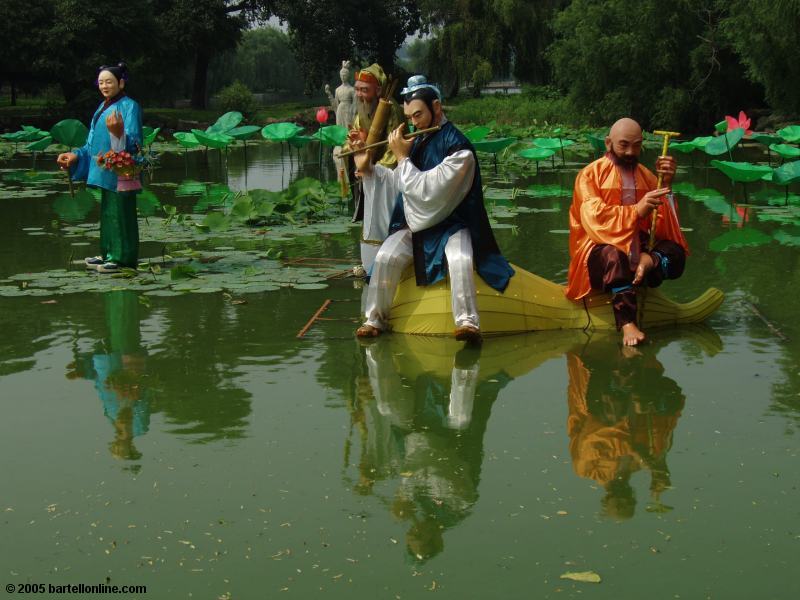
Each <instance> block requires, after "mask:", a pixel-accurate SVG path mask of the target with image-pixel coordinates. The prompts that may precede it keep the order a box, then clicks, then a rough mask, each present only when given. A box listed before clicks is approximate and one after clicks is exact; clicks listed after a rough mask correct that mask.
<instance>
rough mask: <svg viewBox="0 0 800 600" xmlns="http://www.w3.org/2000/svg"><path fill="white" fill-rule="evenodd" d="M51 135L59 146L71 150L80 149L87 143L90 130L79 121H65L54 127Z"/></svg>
mask: <svg viewBox="0 0 800 600" xmlns="http://www.w3.org/2000/svg"><path fill="white" fill-rule="evenodd" d="M50 135H51V136H53V139H54V140H55V141H57V142H58V143H59V144H64V145H65V146H69V147H70V148H80V147H81V146H83V145H84V144H85V143H86V138H87V137H88V136H89V130H88V129H87V128H86V125H84V124H83V123H81V122H80V121H78V120H77V119H64V120H63V121H59V122H58V123H56V124H55V125H53V128H52V129H51V130H50Z"/></svg>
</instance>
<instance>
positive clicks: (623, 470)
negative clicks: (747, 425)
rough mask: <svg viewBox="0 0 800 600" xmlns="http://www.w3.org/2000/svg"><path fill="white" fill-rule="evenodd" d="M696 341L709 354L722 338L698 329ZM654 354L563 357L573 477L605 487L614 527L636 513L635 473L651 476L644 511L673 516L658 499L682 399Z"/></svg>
mask: <svg viewBox="0 0 800 600" xmlns="http://www.w3.org/2000/svg"><path fill="white" fill-rule="evenodd" d="M694 333H699V334H700V335H698V336H695V338H696V341H700V342H701V344H702V345H703V346H704V348H705V349H706V350H707V351H708V350H712V351H715V350H716V347H717V345H718V344H719V338H718V337H716V334H715V333H713V331H711V330H710V329H708V328H702V329H700V328H698V329H697V330H696V331H694ZM611 347H613V348H614V349H613V350H611ZM658 348H659V346H653V345H650V346H646V347H642V348H641V349H634V348H629V347H622V348H619V347H618V346H617V345H616V344H608V343H603V342H600V343H590V344H588V345H587V346H585V347H584V348H582V349H581V350H580V351H570V352H567V355H566V356H567V371H568V375H569V385H568V388H567V404H568V408H569V416H568V418H567V433H568V435H569V438H570V442H569V448H570V454H571V456H572V466H573V469H574V470H575V473H576V474H577V475H579V476H580V477H585V478H587V479H591V480H593V481H595V482H596V483H598V484H599V485H601V486H602V487H603V489H604V490H605V496H604V497H603V499H602V500H601V503H602V506H603V513H604V514H605V515H606V516H609V517H612V518H615V519H629V518H631V517H633V515H634V513H635V509H636V496H635V492H634V489H633V486H632V485H631V478H632V477H633V475H634V474H635V473H636V472H637V471H649V472H650V503H649V504H648V506H647V510H648V511H649V512H663V511H668V510H670V509H671V507H669V506H667V505H665V504H663V503H662V502H661V495H662V493H663V492H664V491H665V490H667V489H669V488H670V487H671V485H672V483H671V476H670V471H669V467H668V466H667V454H668V452H669V450H670V449H671V448H672V437H673V432H674V430H675V427H676V426H677V424H678V419H679V418H680V416H681V411H682V410H683V407H684V404H685V401H686V398H685V396H684V394H683V391H682V390H681V388H680V387H679V386H678V384H677V383H676V382H675V381H674V380H672V379H670V378H669V377H666V376H665V375H664V366H663V365H662V364H661V362H659V360H658V359H657V358H656V353H657V351H658Z"/></svg>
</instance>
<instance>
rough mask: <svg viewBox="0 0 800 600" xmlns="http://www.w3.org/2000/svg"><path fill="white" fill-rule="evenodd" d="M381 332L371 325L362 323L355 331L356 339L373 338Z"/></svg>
mask: <svg viewBox="0 0 800 600" xmlns="http://www.w3.org/2000/svg"><path fill="white" fill-rule="evenodd" d="M381 333H382V332H381V330H380V329H378V328H377V327H373V326H372V325H367V324H366V323H364V324H363V325H362V326H361V327H359V328H358V329H356V337H360V338H375V337H378V336H379V335H380V334H381Z"/></svg>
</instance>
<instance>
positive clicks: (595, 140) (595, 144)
mask: <svg viewBox="0 0 800 600" xmlns="http://www.w3.org/2000/svg"><path fill="white" fill-rule="evenodd" d="M586 139H587V140H589V144H590V145H591V146H592V148H594V150H595V152H599V153H601V154H602V153H604V152H605V151H606V139H605V138H604V137H600V136H599V135H594V134H591V133H587V134H586Z"/></svg>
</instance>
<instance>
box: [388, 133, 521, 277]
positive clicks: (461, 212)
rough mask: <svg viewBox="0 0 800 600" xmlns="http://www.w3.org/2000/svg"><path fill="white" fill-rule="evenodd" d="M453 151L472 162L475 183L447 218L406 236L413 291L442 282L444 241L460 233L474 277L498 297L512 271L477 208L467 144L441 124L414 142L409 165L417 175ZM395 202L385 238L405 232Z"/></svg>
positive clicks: (479, 200) (479, 197) (479, 192)
mask: <svg viewBox="0 0 800 600" xmlns="http://www.w3.org/2000/svg"><path fill="white" fill-rule="evenodd" d="M459 150H469V151H470V152H472V155H473V157H474V158H475V177H474V178H473V181H472V187H470V190H469V192H468V193H467V195H466V196H465V197H464V199H463V200H462V201H461V203H460V204H459V205H458V206H457V207H456V209H455V210H454V211H453V212H452V213H450V215H449V216H448V217H446V218H445V219H444V220H442V221H440V222H439V223H437V224H436V225H434V226H433V227H429V228H428V229H425V230H423V231H419V232H416V233H413V234H412V244H413V247H414V271H415V273H416V279H417V285H430V284H432V283H436V282H437V281H439V280H440V279H442V278H444V276H445V274H446V272H447V271H446V265H445V255H444V247H445V245H446V244H447V240H449V239H450V236H451V235H453V234H454V233H456V232H457V231H459V230H461V229H464V228H466V229H468V230H469V233H470V237H471V238H472V248H473V253H474V260H475V267H476V270H477V271H478V274H479V275H480V276H481V277H482V278H483V280H484V281H485V282H486V283H487V284H489V285H490V286H491V287H493V288H494V289H496V290H497V291H499V292H502V291H503V290H505V289H506V286H508V280H509V279H510V278H511V276H512V275H513V274H514V270H513V269H512V268H511V265H509V264H508V261H507V260H506V259H505V258H504V257H503V255H502V254H501V253H500V249H499V248H498V246H497V242H496V241H495V239H494V234H493V233H492V228H491V226H490V225H489V216H488V215H487V214H486V207H484V205H483V189H482V184H481V172H480V165H479V164H478V158H477V156H475V149H474V148H473V147H472V144H471V143H470V142H469V140H468V139H467V138H466V137H465V136H464V134H463V133H461V132H460V131H459V130H458V129H457V128H456V127H455V126H454V125H453V124H452V123H450V122H449V121H447V122H445V123H444V124H443V125H442V128H441V129H440V130H439V131H437V132H436V133H434V134H432V135H430V136H426V137H424V138H419V137H418V138H416V139H415V140H414V145H413V146H412V148H411V156H410V160H411V162H412V163H413V164H414V165H415V166H416V167H417V168H418V169H419V170H420V171H429V170H430V169H433V168H434V167H436V166H438V165H439V164H440V163H441V162H442V161H444V159H445V158H446V157H448V156H450V155H451V154H453V153H455V152H458V151H459ZM400 199H401V198H400V197H398V202H397V203H396V204H395V209H394V213H393V214H392V222H391V225H390V228H389V231H390V233H394V232H396V231H399V230H400V229H403V228H404V227H406V226H407V224H406V219H405V214H404V213H403V204H402V202H401V201H399V200H400Z"/></svg>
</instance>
